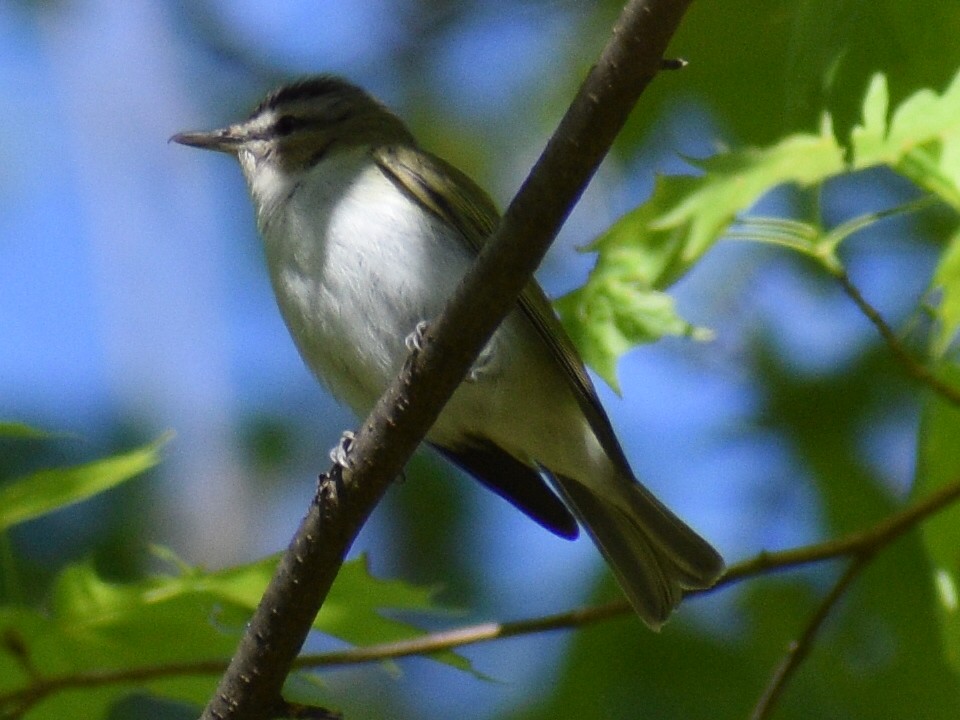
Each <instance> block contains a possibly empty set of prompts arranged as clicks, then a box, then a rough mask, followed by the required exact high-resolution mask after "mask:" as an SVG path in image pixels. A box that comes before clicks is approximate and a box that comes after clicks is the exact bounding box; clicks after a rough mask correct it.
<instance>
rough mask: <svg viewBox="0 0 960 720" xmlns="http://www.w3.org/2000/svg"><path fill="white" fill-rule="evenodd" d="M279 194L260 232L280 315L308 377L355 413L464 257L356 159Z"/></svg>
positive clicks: (332, 163) (365, 161)
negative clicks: (308, 370) (313, 377)
mask: <svg viewBox="0 0 960 720" xmlns="http://www.w3.org/2000/svg"><path fill="white" fill-rule="evenodd" d="M286 192H287V197H288V198H289V199H288V200H287V201H286V202H285V203H283V202H281V204H280V210H279V212H276V213H273V214H271V215H270V216H269V217H264V218H262V220H263V221H264V222H262V227H261V229H262V231H263V234H264V238H265V242H266V250H267V260H268V263H269V265H270V275H271V279H272V282H273V286H274V291H275V292H276V295H277V300H278V302H279V305H280V309H281V311H282V313H283V317H284V319H285V321H286V323H287V326H288V327H289V329H290V332H291V334H292V335H293V337H294V340H295V341H296V343H297V346H298V347H299V350H300V352H301V354H302V355H303V357H304V359H305V360H306V362H307V364H308V365H309V366H310V368H311V369H312V370H313V371H314V373H316V374H317V376H319V377H320V378H321V379H322V380H323V382H324V383H325V384H326V385H327V386H328V387H329V388H330V390H331V391H332V392H333V393H334V395H336V396H338V397H340V398H341V399H342V400H344V401H345V402H346V403H348V404H349V405H350V406H351V407H352V408H353V409H354V410H355V411H356V412H358V413H361V414H364V413H366V412H367V411H368V410H369V409H370V408H371V407H372V406H373V403H374V402H375V401H376V399H377V398H378V397H379V396H380V394H381V392H382V391H383V389H384V388H385V386H386V384H387V383H388V382H389V381H390V380H392V379H393V378H394V377H395V376H396V374H397V372H398V371H399V369H400V364H401V363H402V361H403V358H404V357H405V356H406V352H407V351H406V348H405V346H404V339H405V338H406V337H407V336H408V335H409V334H410V333H411V332H412V331H413V329H414V328H415V326H416V324H417V323H418V322H420V321H421V320H429V319H431V318H433V317H434V316H435V315H436V314H437V313H438V312H439V310H440V308H441V306H442V303H443V302H444V300H445V299H446V297H447V296H448V295H449V294H450V293H451V292H452V290H453V288H454V286H455V284H456V282H457V281H458V280H459V278H460V276H461V275H462V274H463V272H464V271H465V269H466V267H467V265H468V263H469V260H470V258H469V255H468V253H467V251H466V249H465V248H464V247H463V246H462V245H461V243H460V241H459V240H456V239H453V238H447V239H446V241H443V240H442V237H443V233H444V232H445V228H444V226H443V225H442V224H441V223H440V222H439V221H438V220H436V219H435V218H434V217H433V216H431V215H429V214H428V213H426V212H424V211H423V210H422V209H421V208H420V207H419V206H417V205H416V204H415V203H414V202H413V201H412V200H411V199H410V198H409V197H407V196H405V195H404V194H402V193H401V191H400V190H399V189H398V188H397V187H396V186H395V185H394V184H393V183H392V182H391V181H390V180H389V179H387V177H386V176H385V175H384V174H383V173H382V172H381V170H380V169H379V168H378V167H377V166H376V165H375V164H373V162H372V161H371V159H370V158H369V155H368V154H367V153H365V152H361V151H356V152H350V153H349V154H346V153H341V154H340V156H338V157H334V158H330V159H327V160H324V161H323V162H322V163H321V164H320V165H319V166H317V168H315V169H314V170H313V171H312V172H311V174H309V175H308V176H307V177H306V178H305V179H303V180H302V181H301V182H300V183H299V184H298V185H297V186H296V187H295V188H294V187H293V186H292V185H291V187H290V188H289V189H287V190H286Z"/></svg>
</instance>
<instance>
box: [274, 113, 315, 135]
mask: <svg viewBox="0 0 960 720" xmlns="http://www.w3.org/2000/svg"><path fill="white" fill-rule="evenodd" d="M306 124H308V122H307V121H306V120H304V119H303V118H298V117H294V116H293V115H281V116H280V117H279V118H277V121H276V122H275V123H274V124H273V132H274V133H276V134H277V135H280V136H283V135H289V134H290V133H292V132H293V131H294V130H296V129H297V128H298V127H303V126H304V125H306Z"/></svg>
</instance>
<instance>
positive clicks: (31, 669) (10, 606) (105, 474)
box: [0, 423, 470, 719]
mask: <svg viewBox="0 0 960 720" xmlns="http://www.w3.org/2000/svg"><path fill="white" fill-rule="evenodd" d="M4 427H7V428H10V429H11V431H10V432H9V433H7V434H8V436H9V437H13V438H16V439H33V438H37V437H44V436H45V435H44V434H42V433H40V432H39V431H32V430H31V429H29V428H27V427H26V426H20V425H17V424H13V423H10V424H7V425H5V426H4ZM163 442H164V440H163V439H161V440H158V441H155V442H152V443H149V444H147V445H144V446H142V447H140V448H137V449H135V450H132V451H129V452H125V453H119V454H117V455H113V456H110V457H107V458H103V459H101V460H96V461H93V462H89V463H84V464H82V465H78V466H74V467H66V468H59V469H55V470H42V471H39V472H37V473H34V474H32V475H30V476H28V477H26V478H23V479H19V480H16V481H13V482H11V483H9V484H7V485H5V486H3V487H0V522H2V526H3V528H7V527H10V526H12V525H14V524H16V523H23V522H26V521H29V520H32V519H35V518H37V517H39V516H41V515H43V514H46V513H51V512H54V511H57V510H61V509H64V508H66V507H69V506H71V505H73V504H75V503H78V502H81V501H82V500H85V499H88V498H90V497H92V496H94V495H97V494H100V493H105V492H107V491H109V490H110V489H112V488H114V487H116V486H117V485H119V484H120V483H122V482H125V481H127V480H130V479H132V478H134V477H136V476H137V475H139V474H141V473H143V472H144V471H145V470H147V469H149V468H150V467H152V466H153V465H155V464H156V463H157V462H158V460H159V450H160V447H161V445H162V444H163ZM155 552H156V554H157V555H158V557H160V558H162V559H164V560H165V561H166V562H167V563H168V564H169V565H170V567H171V568H172V569H173V572H171V573H169V574H158V575H154V576H151V577H147V578H144V579H141V580H136V581H133V582H115V581H110V580H107V579H105V578H104V577H102V576H101V575H100V574H99V573H98V572H97V570H96V569H95V568H94V566H93V564H92V563H91V562H89V561H85V562H81V563H78V564H72V565H69V566H67V567H66V568H64V569H63V570H62V571H61V572H60V573H59V574H58V575H57V576H56V578H55V580H54V582H53V584H52V587H51V588H50V591H49V603H48V606H47V607H46V608H44V609H39V608H33V607H28V606H25V605H22V604H20V603H17V602H8V603H6V604H4V605H0V715H3V714H4V713H5V712H13V711H14V710H15V709H16V708H18V707H20V702H22V701H23V699H24V698H29V697H30V693H31V692H36V691H38V690H39V689H41V685H45V684H53V685H54V686H57V685H62V687H55V688H54V691H53V692H50V693H49V694H46V693H44V695H43V699H42V700H40V701H39V702H38V703H36V704H31V705H30V710H29V712H28V713H27V714H26V715H25V716H24V717H27V718H31V719H34V718H36V719H39V718H60V717H64V716H65V715H67V714H69V715H72V716H79V717H90V718H95V717H105V716H106V714H107V713H108V711H109V708H111V707H113V706H114V705H115V704H116V703H117V702H119V701H120V700H121V699H122V698H124V697H126V696H127V695H129V694H130V693H131V692H133V691H137V692H141V693H142V692H144V691H147V692H149V693H153V694H154V695H155V696H157V697H162V698H166V699H169V700H176V701H180V702H186V703H193V704H203V703H205V701H206V700H207V699H208V698H209V696H210V693H211V692H212V691H213V688H214V687H215V686H216V680H217V678H218V676H219V674H220V672H222V670H223V668H225V666H226V662H227V660H228V659H229V657H230V655H231V654H232V653H233V651H234V649H235V647H236V643H237V641H238V639H239V637H240V633H241V631H242V630H243V627H244V624H245V623H246V621H247V620H248V619H249V617H250V615H251V613H252V612H253V610H254V609H255V608H256V606H257V604H258V602H259V601H260V597H261V596H262V594H263V591H264V589H265V587H266V585H267V583H268V581H269V580H270V578H271V576H272V575H273V572H274V569H275V567H276V563H277V557H276V556H271V557H267V558H263V559H261V560H258V561H256V562H253V563H249V564H246V565H242V566H238V567H233V568H228V569H225V570H219V571H215V572H208V571H206V570H203V569H201V568H197V567H192V566H190V565H189V564H187V563H186V562H184V561H181V560H180V559H178V558H177V557H176V556H175V555H174V554H173V553H172V552H171V551H169V550H166V549H157V550H156V551H155ZM10 562H14V559H13V558H8V564H9V563H10ZM4 574H5V575H7V576H10V577H14V576H16V573H15V572H14V571H13V568H11V567H6V568H5V571H4ZM15 590H16V589H15V588H10V592H9V594H10V595H13V596H16V595H17V593H16V592H15ZM433 594H434V593H433V591H432V590H430V589H424V588H420V587H414V586H412V585H409V584H407V583H403V582H399V581H387V580H379V579H377V578H374V577H373V576H372V575H370V573H369V571H368V569H367V564H366V560H365V559H364V558H358V559H356V560H353V561H350V562H347V563H345V564H344V566H343V568H342V569H341V571H340V573H339V575H338V577H337V580H336V582H335V584H334V586H333V588H332V589H331V591H330V594H329V596H328V598H327V601H326V603H325V604H324V607H323V610H322V612H321V613H320V614H319V615H318V617H317V618H316V620H315V622H314V627H315V629H316V630H318V631H319V632H322V633H325V634H327V635H330V636H333V637H336V638H339V639H341V640H343V641H346V642H349V643H353V644H372V643H377V642H390V641H397V640H404V639H409V638H412V637H416V636H418V635H420V634H422V631H420V630H417V629H416V628H414V627H413V626H411V625H410V624H409V623H407V622H401V621H399V620H395V619H393V618H391V617H389V616H386V615H384V614H383V611H384V610H388V611H391V612H393V611H402V612H421V613H422V612H432V611H436V609H437V606H436V604H435V602H434V601H433V599H432V596H433ZM436 659H438V660H441V661H443V662H446V663H448V664H451V665H453V666H454V667H457V668H460V669H462V670H468V671H469V670H470V666H469V664H468V663H467V662H466V661H465V660H464V659H463V658H462V657H460V656H458V655H456V654H454V653H451V652H448V653H442V654H439V655H437V656H436ZM103 677H107V680H108V681H107V682H99V681H98V678H103ZM41 678H42V682H41ZM18 698H19V699H18ZM77 713H79V715H77Z"/></svg>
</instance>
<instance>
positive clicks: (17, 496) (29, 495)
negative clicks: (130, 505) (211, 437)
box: [0, 438, 166, 531]
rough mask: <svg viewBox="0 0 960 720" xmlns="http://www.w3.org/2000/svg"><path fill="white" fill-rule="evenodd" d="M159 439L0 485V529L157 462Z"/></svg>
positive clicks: (99, 489)
mask: <svg viewBox="0 0 960 720" xmlns="http://www.w3.org/2000/svg"><path fill="white" fill-rule="evenodd" d="M165 442H166V438H161V439H159V440H156V441H154V442H151V443H148V444H146V445H144V446H142V447H139V448H136V449H135V450H131V451H129V452H126V453H120V454H118V455H113V456H111V457H108V458H104V459H102V460H95V461H93V462H90V463H86V464H83V465H76V466H73V467H65V468H53V469H48V470H40V471H38V472H35V473H32V474H31V475H28V476H26V477H24V478H20V479H17V480H14V481H12V482H10V483H8V484H6V485H4V486H3V487H0V531H3V530H6V529H7V528H9V527H12V526H14V525H17V524H19V523H22V522H25V521H27V520H33V519H34V518H37V517H40V516H41V515H46V514H47V513H50V512H53V511H55V510H59V509H61V508H64V507H67V506H68V505H73V504H74V503H78V502H80V501H82V500H86V499H87V498H89V497H92V496H93V495H96V494H98V493H101V492H104V491H105V490H109V489H110V488H113V487H116V486H117V485H120V484H121V483H124V482H126V481H127V480H131V479H133V478H135V477H136V476H137V475H140V474H141V473H143V472H145V471H147V470H149V469H150V468H152V467H153V466H154V465H156V464H157V463H158V462H159V461H160V454H159V453H160V447H161V446H162V445H163V444H164V443H165Z"/></svg>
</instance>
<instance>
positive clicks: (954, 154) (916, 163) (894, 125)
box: [850, 74, 960, 210]
mask: <svg viewBox="0 0 960 720" xmlns="http://www.w3.org/2000/svg"><path fill="white" fill-rule="evenodd" d="M887 106H888V95H887V81H886V79H885V78H884V76H882V75H875V76H874V77H873V79H872V80H871V81H870V86H869V89H868V91H867V96H866V99H865V100H864V104H863V121H862V123H861V124H860V125H857V126H856V127H854V128H853V130H852V131H851V134H850V140H851V145H852V148H853V167H854V169H861V168H866V167H871V166H874V165H881V164H885V165H889V166H890V167H892V168H893V169H895V170H896V171H897V172H900V173H902V174H903V175H905V176H906V177H908V178H910V179H911V180H912V181H913V182H914V183H916V184H917V185H918V186H920V187H922V188H924V189H926V190H928V191H930V192H932V193H935V194H936V195H937V196H938V197H939V198H940V199H941V200H943V201H944V202H946V203H949V204H950V205H951V206H952V207H953V208H954V209H958V210H960V74H957V75H956V76H954V78H953V81H952V82H951V83H950V85H949V86H948V87H947V89H946V90H945V91H944V92H943V94H942V95H938V94H937V93H935V92H934V91H932V90H928V89H924V90H918V91H917V92H915V93H914V94H913V95H911V96H910V97H908V98H906V99H905V100H904V101H903V102H902V103H901V104H900V105H899V106H898V107H897V108H896V109H895V110H894V111H893V115H892V116H891V118H890V121H889V123H888V122H887Z"/></svg>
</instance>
